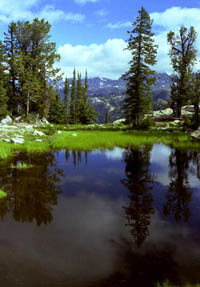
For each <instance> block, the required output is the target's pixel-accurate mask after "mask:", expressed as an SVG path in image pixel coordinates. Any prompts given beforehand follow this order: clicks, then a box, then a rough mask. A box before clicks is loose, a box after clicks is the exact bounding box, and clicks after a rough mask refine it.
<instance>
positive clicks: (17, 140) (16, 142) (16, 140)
mask: <svg viewBox="0 0 200 287" xmlns="http://www.w3.org/2000/svg"><path fill="white" fill-rule="evenodd" d="M10 140H11V142H12V143H14V144H23V143H24V139H22V138H11V139H10Z"/></svg>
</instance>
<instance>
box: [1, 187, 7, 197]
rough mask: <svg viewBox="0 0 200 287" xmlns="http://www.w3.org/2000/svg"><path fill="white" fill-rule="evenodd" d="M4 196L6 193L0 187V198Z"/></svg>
mask: <svg viewBox="0 0 200 287" xmlns="http://www.w3.org/2000/svg"><path fill="white" fill-rule="evenodd" d="M6 197H7V193H6V192H5V191H3V190H2V189H0V199H2V198H6Z"/></svg>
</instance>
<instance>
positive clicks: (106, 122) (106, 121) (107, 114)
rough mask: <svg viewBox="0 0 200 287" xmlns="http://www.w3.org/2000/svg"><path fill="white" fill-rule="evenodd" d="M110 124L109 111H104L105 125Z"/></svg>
mask: <svg viewBox="0 0 200 287" xmlns="http://www.w3.org/2000/svg"><path fill="white" fill-rule="evenodd" d="M109 122H110V119H109V110H108V109H106V114H105V124H108V123H109Z"/></svg>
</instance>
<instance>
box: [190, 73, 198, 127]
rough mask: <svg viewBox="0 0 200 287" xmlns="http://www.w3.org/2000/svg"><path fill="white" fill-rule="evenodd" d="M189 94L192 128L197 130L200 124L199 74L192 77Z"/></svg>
mask: <svg viewBox="0 0 200 287" xmlns="http://www.w3.org/2000/svg"><path fill="white" fill-rule="evenodd" d="M190 94H191V103H192V104H193V106H194V128H195V129H198V127H199V124H200V118H199V103H200V74H199V73H196V74H193V75H192V81H191V90H190Z"/></svg>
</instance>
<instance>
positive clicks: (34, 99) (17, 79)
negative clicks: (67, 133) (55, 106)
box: [5, 18, 60, 116]
mask: <svg viewBox="0 0 200 287" xmlns="http://www.w3.org/2000/svg"><path fill="white" fill-rule="evenodd" d="M50 28H51V25H50V24H49V23H48V22H45V21H44V19H42V20H38V19H37V18H36V19H34V20H33V22H32V23H30V22H29V21H26V22H23V21H18V22H17V23H11V24H10V26H9V29H8V33H7V34H5V47H6V52H7V59H8V60H7V64H8V71H9V78H10V83H11V85H10V86H11V87H10V92H9V108H10V110H11V112H14V113H16V112H17V111H18V110H19V108H18V105H17V103H19V102H20V107H21V109H22V111H24V112H25V113H26V114H27V115H28V114H29V112H31V111H35V112H37V113H39V114H40V115H41V116H44V115H47V113H48V106H49V103H50V97H51V85H49V82H50V80H52V79H53V80H54V81H57V80H59V76H58V72H59V69H55V68H54V67H53V66H54V62H55V61H57V60H59V58H60V56H59V55H58V54H56V46H55V43H53V42H49V38H50V35H49V32H50ZM16 107H17V110H16Z"/></svg>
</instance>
